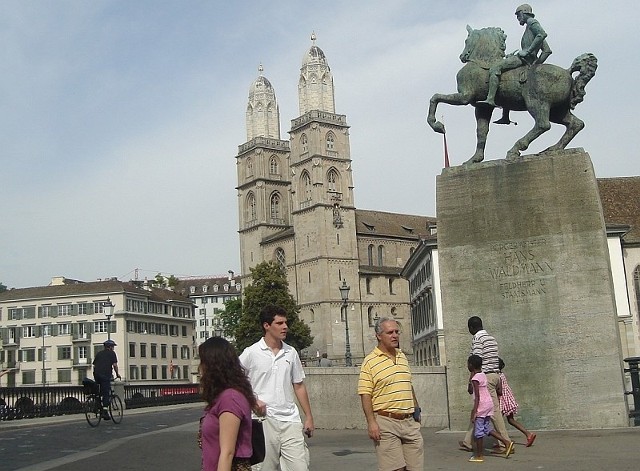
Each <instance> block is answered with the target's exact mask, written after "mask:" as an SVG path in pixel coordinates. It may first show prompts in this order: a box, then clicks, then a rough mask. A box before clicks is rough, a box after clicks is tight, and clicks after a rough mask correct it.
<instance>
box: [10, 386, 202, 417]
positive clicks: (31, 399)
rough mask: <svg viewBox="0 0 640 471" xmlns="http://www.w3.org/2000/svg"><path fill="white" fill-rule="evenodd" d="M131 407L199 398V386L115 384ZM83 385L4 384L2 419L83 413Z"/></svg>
mask: <svg viewBox="0 0 640 471" xmlns="http://www.w3.org/2000/svg"><path fill="white" fill-rule="evenodd" d="M114 388H115V389H116V393H119V394H120V395H122V391H121V390H120V391H118V390H119V389H120V388H124V396H123V397H122V400H123V401H124V403H125V405H126V408H127V409H136V408H139V407H151V406H162V405H170V404H185V403H191V402H199V401H201V400H202V399H201V398H200V393H199V386H198V385H197V384H192V383H181V384H175V383H173V384H153V385H130V384H126V383H125V384H120V385H118V384H117V383H116V384H115V386H114ZM85 398H86V396H85V393H84V390H83V387H82V386H21V387H13V388H11V387H10V388H0V421H3V420H18V419H30V418H34V417H53V416H56V415H68V414H79V413H81V412H82V404H83V403H84V401H85Z"/></svg>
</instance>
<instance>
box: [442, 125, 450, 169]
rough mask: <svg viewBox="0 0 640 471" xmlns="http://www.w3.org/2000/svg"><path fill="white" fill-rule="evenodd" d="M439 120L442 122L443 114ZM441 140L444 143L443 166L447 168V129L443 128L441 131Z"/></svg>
mask: <svg viewBox="0 0 640 471" xmlns="http://www.w3.org/2000/svg"><path fill="white" fill-rule="evenodd" d="M440 121H442V124H444V116H443V117H442V118H440ZM442 140H443V143H444V168H449V167H450V165H449V147H448V146H447V131H446V128H445V131H444V132H443V133H442Z"/></svg>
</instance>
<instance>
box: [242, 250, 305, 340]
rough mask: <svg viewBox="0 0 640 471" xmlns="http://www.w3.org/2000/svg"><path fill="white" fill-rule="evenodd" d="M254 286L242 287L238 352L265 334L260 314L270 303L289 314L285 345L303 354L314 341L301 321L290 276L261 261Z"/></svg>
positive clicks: (255, 271) (253, 279) (254, 270)
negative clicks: (291, 290) (242, 297)
mask: <svg viewBox="0 0 640 471" xmlns="http://www.w3.org/2000/svg"><path fill="white" fill-rule="evenodd" d="M251 279H252V283H251V284H250V285H249V286H246V287H244V288H243V290H244V302H243V303H242V316H241V317H240V319H239V322H238V327H237V328H236V329H235V336H234V337H235V339H236V346H237V348H238V351H242V350H244V349H245V348H246V347H248V346H249V345H251V344H253V343H255V342H257V341H258V340H260V338H261V337H262V335H263V332H262V326H261V325H260V311H261V310H262V308H263V307H264V306H266V305H268V304H275V305H277V306H280V307H282V308H284V309H285V311H286V312H287V325H288V326H289V332H288V334H287V339H286V342H287V343H288V344H289V345H291V346H292V347H294V348H295V349H296V350H298V351H301V350H302V349H305V348H307V347H308V346H309V345H311V343H312V342H313V337H312V336H311V329H309V326H308V325H307V324H305V323H304V322H303V321H302V320H300V318H299V316H298V314H299V312H300V308H299V307H298V305H297V304H296V301H295V299H294V298H293V296H292V295H291V293H289V283H288V282H287V277H286V275H285V273H284V271H283V270H282V268H280V266H279V265H278V264H276V263H275V262H262V263H260V264H258V265H256V266H255V267H254V268H252V269H251Z"/></svg>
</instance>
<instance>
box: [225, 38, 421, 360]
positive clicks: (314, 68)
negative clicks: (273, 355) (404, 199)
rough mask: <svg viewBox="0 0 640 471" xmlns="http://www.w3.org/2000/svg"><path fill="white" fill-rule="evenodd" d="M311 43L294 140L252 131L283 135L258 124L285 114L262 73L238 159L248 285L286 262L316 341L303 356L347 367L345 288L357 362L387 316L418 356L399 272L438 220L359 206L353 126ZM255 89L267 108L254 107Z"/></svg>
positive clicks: (292, 134)
mask: <svg viewBox="0 0 640 471" xmlns="http://www.w3.org/2000/svg"><path fill="white" fill-rule="evenodd" d="M313 40H314V43H313V45H312V46H311V48H310V49H309V50H308V52H307V53H306V54H305V55H304V59H303V63H302V67H301V71H300V79H299V82H298V83H299V87H298V97H299V104H300V116H299V117H298V118H295V119H293V120H292V121H291V129H290V131H289V140H286V141H285V140H281V139H280V136H279V135H263V134H261V133H259V132H258V133H256V132H255V130H260V129H272V130H274V129H276V128H275V126H270V125H267V124H266V123H262V124H260V122H259V121H260V119H266V118H264V116H265V115H264V114H263V113H262V114H260V112H259V110H264V109H267V108H268V109H271V110H272V112H273V113H277V110H278V107H277V102H276V98H275V91H274V89H273V87H272V85H271V83H270V82H269V81H268V80H266V79H265V78H264V77H263V76H262V70H260V76H259V77H258V78H257V79H256V81H255V82H254V83H253V84H252V85H251V87H250V92H249V106H248V108H247V110H248V111H247V127H248V128H249V127H250V128H251V131H249V129H248V132H247V136H248V138H249V141H248V142H246V143H244V144H242V145H240V146H239V148H238V155H237V157H236V160H237V175H238V186H237V190H238V211H239V226H240V227H239V235H240V258H241V270H242V274H243V284H245V285H246V283H250V282H251V281H250V269H251V268H252V267H254V266H255V265H257V264H258V263H261V262H263V261H267V260H276V261H277V262H278V263H280V264H281V266H282V267H283V268H284V269H285V271H286V273H287V277H288V281H289V287H290V291H291V293H292V295H293V296H294V297H295V299H296V300H297V302H298V304H299V305H300V307H301V312H300V317H301V319H302V320H304V321H305V322H306V323H307V324H308V325H309V326H310V328H311V334H312V335H313V337H314V343H313V345H312V346H311V347H310V348H309V349H308V351H305V352H302V354H303V356H306V357H307V358H308V359H313V358H315V357H316V356H319V355H320V354H321V353H325V352H326V353H327V354H328V356H329V358H331V359H332V360H334V362H335V363H338V364H339V363H341V362H343V361H344V356H345V349H346V332H345V331H346V329H345V323H344V319H343V317H344V316H343V314H342V312H341V307H342V299H341V297H340V291H339V286H340V285H341V284H342V282H343V281H346V282H347V284H348V285H349V286H350V292H349V301H348V308H347V313H346V318H347V321H348V322H349V343H350V346H351V352H352V356H353V359H354V362H355V363H358V362H360V361H361V360H362V358H364V356H365V355H366V354H367V353H368V352H369V351H370V350H371V349H372V348H373V347H374V345H375V344H376V342H375V336H374V334H373V330H372V328H371V326H372V325H373V322H374V319H375V318H376V317H382V316H389V317H393V318H395V319H396V320H398V322H399V323H400V325H401V326H402V328H403V332H404V339H405V340H404V342H403V348H404V349H405V350H406V351H407V353H409V355H411V347H410V336H411V334H410V333H411V329H412V328H411V317H410V309H409V292H408V284H407V282H406V281H405V280H403V279H402V278H401V277H400V271H401V269H402V267H403V266H404V264H405V263H406V261H407V260H408V258H409V256H410V252H411V250H413V249H414V248H415V246H416V245H417V244H418V242H419V240H420V237H421V236H425V235H427V234H428V233H429V225H430V224H431V223H432V222H433V218H426V217H420V216H411V215H402V214H395V213H383V212H378V211H365V210H360V209H357V208H356V204H355V198H354V181H353V180H354V179H353V171H352V168H351V146H350V143H349V135H350V128H349V125H348V124H347V118H346V116H345V115H341V114H336V113H335V99H334V88H333V75H332V73H331V69H330V67H329V65H328V61H327V59H326V56H325V55H324V52H323V51H322V50H321V49H320V48H319V47H318V46H316V45H315V37H314V38H313ZM257 89H260V90H261V92H260V96H261V97H262V100H263V102H259V101H256V100H255V97H256V96H257V95H256V93H255V90H257ZM272 117H273V115H269V119H272ZM278 120H279V117H278ZM270 123H271V124H273V120H271V121H270Z"/></svg>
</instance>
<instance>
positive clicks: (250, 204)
mask: <svg viewBox="0 0 640 471" xmlns="http://www.w3.org/2000/svg"><path fill="white" fill-rule="evenodd" d="M246 218H247V222H251V221H255V220H256V197H255V195H254V194H253V193H249V194H248V195H247V214H246Z"/></svg>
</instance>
